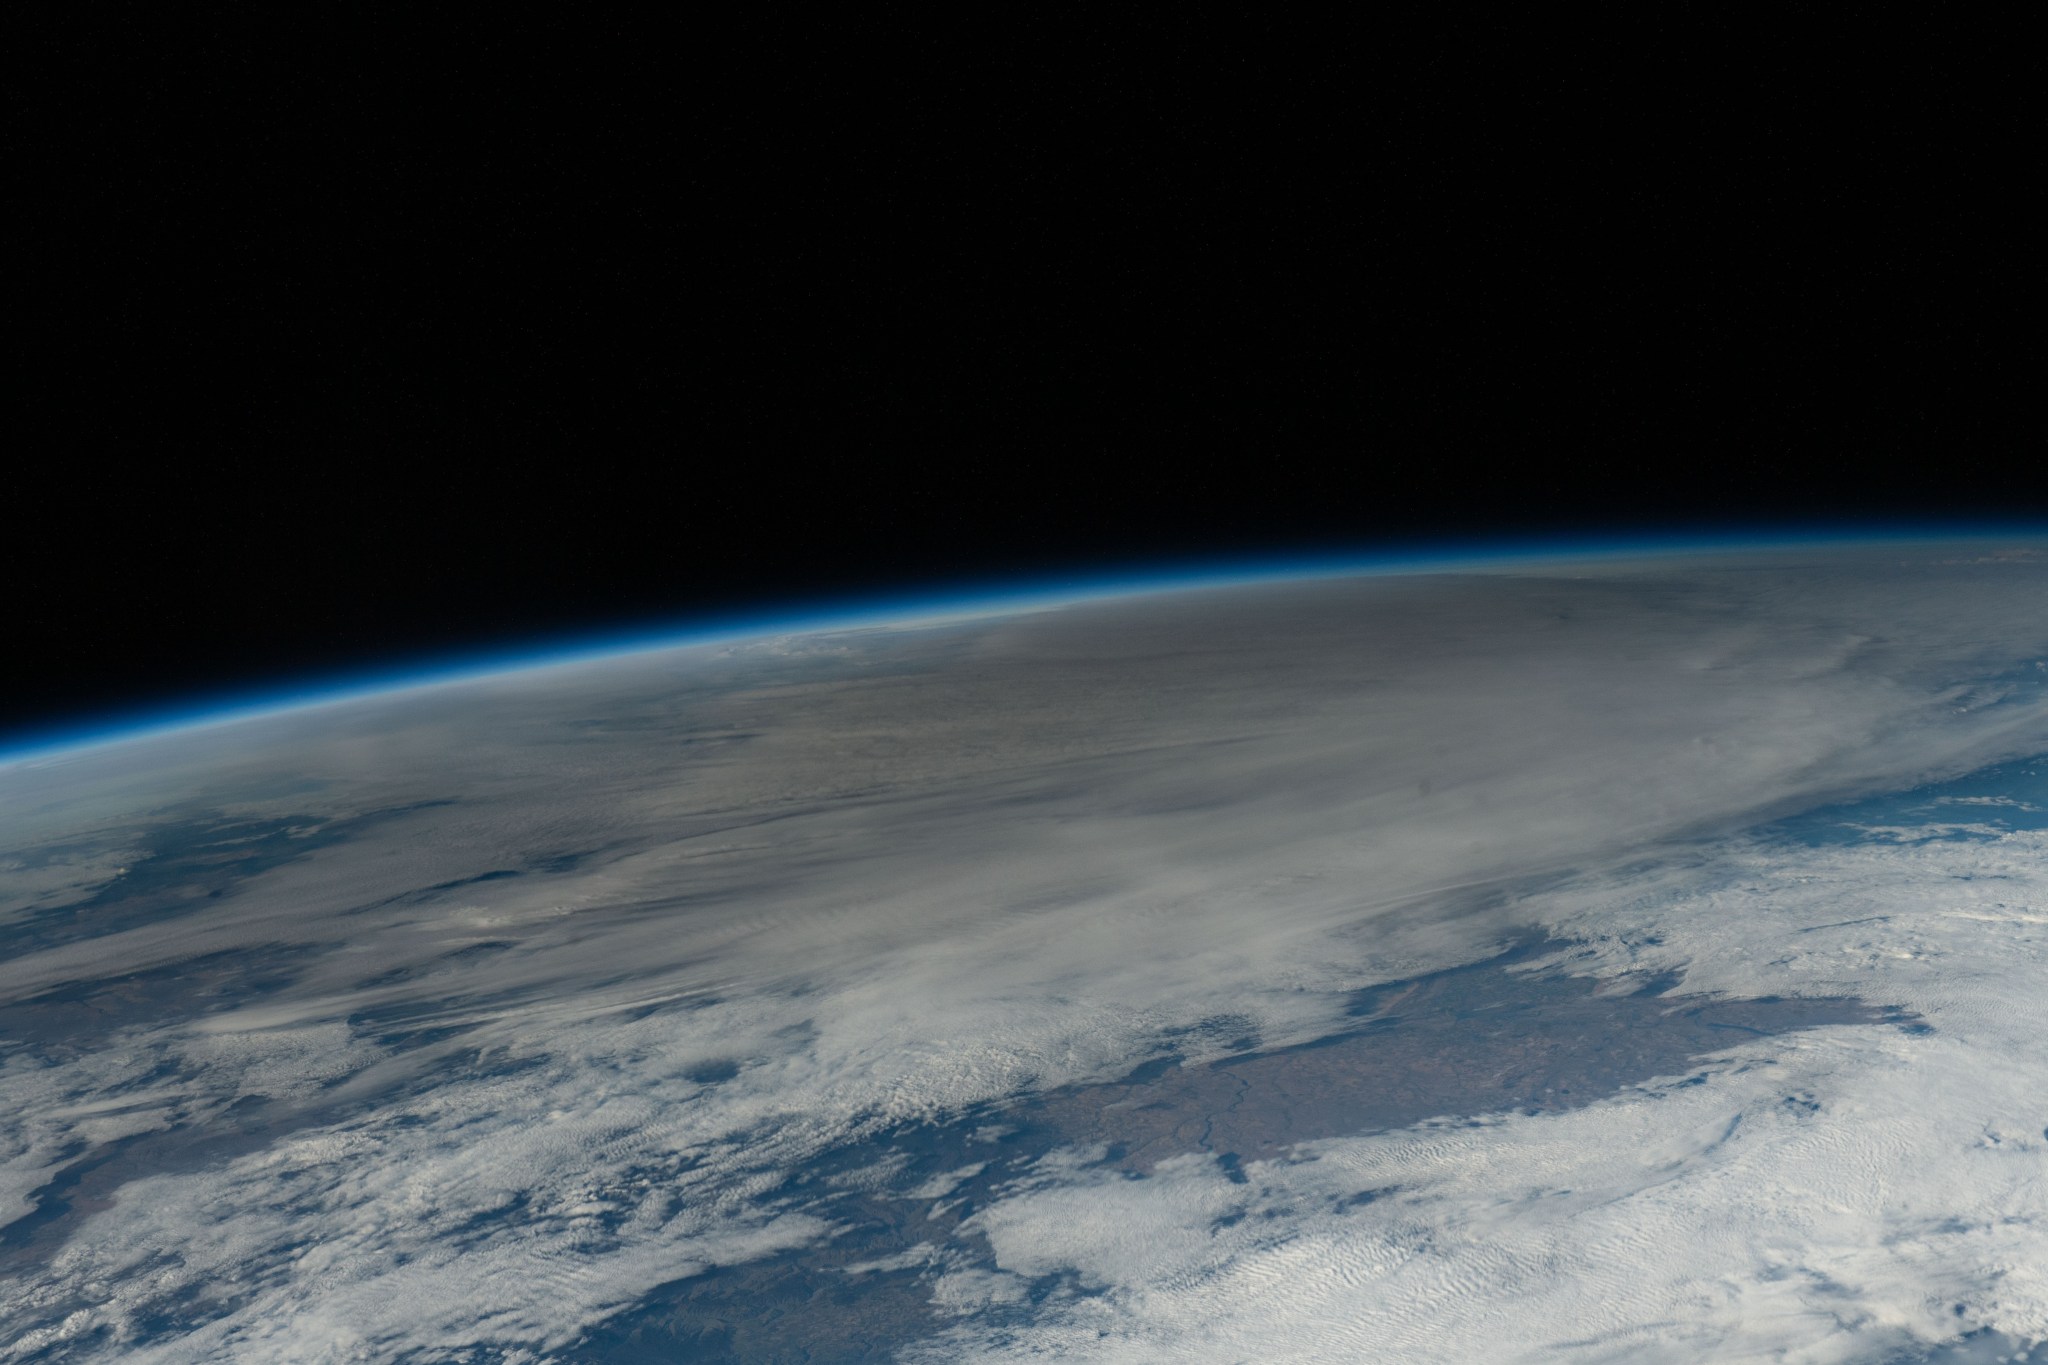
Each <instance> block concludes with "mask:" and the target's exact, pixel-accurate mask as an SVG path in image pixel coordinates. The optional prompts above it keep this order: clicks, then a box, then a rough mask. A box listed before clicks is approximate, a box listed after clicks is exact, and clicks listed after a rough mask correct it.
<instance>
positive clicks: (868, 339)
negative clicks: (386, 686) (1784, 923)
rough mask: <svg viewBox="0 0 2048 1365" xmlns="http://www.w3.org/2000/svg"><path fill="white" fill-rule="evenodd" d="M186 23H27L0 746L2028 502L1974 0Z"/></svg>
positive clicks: (2008, 508)
mask: <svg viewBox="0 0 2048 1365" xmlns="http://www.w3.org/2000/svg"><path fill="white" fill-rule="evenodd" d="M513 8H514V9H517V10H519V13H520V14H521V15H524V14H526V12H527V11H526V9H525V8H524V7H513ZM536 13H537V12H536ZM96 22H97V23H100V24H101V25H102V26H101V27H99V28H94V27H93V26H92V25H93V24H95V23H96ZM121 22H122V23H123V24H126V23H127V22H129V21H128V20H127V19H125V18H124V19H123V20H122V21H121ZM172 22H173V23H174V25H176V27H172V28H167V29H166V30H165V31H163V32H161V33H150V34H147V35H143V34H137V33H135V32H132V31H128V30H126V29H123V30H121V31H118V32H117V31H114V29H113V27H112V23H113V21H111V20H100V21H95V20H92V19H90V18H85V17H81V16H78V15H71V16H66V17H63V18H61V19H58V20H56V21H53V23H52V24H51V25H50V26H49V27H48V28H46V29H45V30H44V31H42V32H41V33H39V34H36V35H34V36H33V38H32V40H31V41H30V43H29V46H28V50H29V51H30V52H32V53H33V54H35V55H36V57H37V58H38V59H39V65H41V66H42V67H43V68H44V70H45V72H46V78H45V81H44V88H43V89H42V91H41V92H40V93H39V94H37V95H36V96H34V97H32V98H30V99H28V100H26V101H24V102H23V103H22V106H21V111H20V112H21V118H20V119H19V122H18V128H19V132H18V135H17V140H18V144H19V146H18V150H21V151H22V152H24V153H25V155H24V156H23V157H21V158H20V161H21V164H22V165H23V167H24V170H25V177H24V183H25V184H26V185H27V186H28V187H29V192H28V193H27V195H26V202H27V204H28V205H29V209H28V211H27V212H26V214H25V215H23V217H24V219H25V226H26V228H27V232H26V238H25V240H24V242H23V245H22V249H21V251H20V253H19V256H18V259H19V261H20V262H21V263H22V265H21V279H20V280H19V282H18V284H19V287H18V289H17V290H16V291H15V292H16V294H17V300H16V306H15V307H14V308H13V309H12V310H11V316H10V318H9V324H10V331H11V334H12V338H13V342H14V345H13V348H12V349H13V354H14V356H15V358H16V361H17V364H16V366H15V367H14V373H15V376H16V381H17V383H16V390H15V391H16V415H17V417H16V431H17V432H18V433H19V434H20V435H21V437H22V439H21V440H19V441H18V442H17V443H15V450H14V453H13V454H12V456H10V458H9V459H8V462H7V465H6V469H7V474H6V482H5V485H4V488H5V498H6V503H5V510H6V518H5V524H6V528H7V535H6V537H5V542H6V549H5V551H4V552H0V553H4V560H0V568H4V571H5V573H6V575H7V577H6V582H7V584H8V596H7V602H8V615H9V618H10V620H9V632H8V638H9V640H10V642H11V644H12V646H13V647H12V648H11V650H10V653H11V654H12V659H11V662H10V666H9V668H8V669H7V671H6V676H5V682H4V693H0V747H4V742H5V741H6V739H7V738H8V737H9V736H15V737H21V736H26V735H30V734H33V733H34V732H36V731H37V730H38V728H40V727H47V726H50V725H65V724H74V723H79V722H82V721H84V720H86V719H87V718H89V717H91V716H92V715H94V714H97V713H100V712H103V711H118V710H120V709H123V708H131V707H137V706H145V705H160V704H170V703H175V702H176V701H178V700H179V699H181V698H184V697H188V696H195V695H203V694H205V693H206V692H208V691H209V690H213V689H220V688H226V687H237V688H241V687H249V686H258V685H268V684H272V683H284V682H289V681H291V680H295V679H300V678H308V677H316V676H318V675H319V674H320V673H321V672H322V671H323V670H332V669H338V668H354V667H359V666H375V665H385V664H389V663H393V662H400V661H403V660H405V659H407V658H411V657H430V656H432V655H434V654H436V653H437V652H446V651H448V650H450V649H455V648H463V647H468V646H472V645H476V646H481V645H487V644H491V643H494V642H516V641H523V640H530V639H531V640H539V639H545V638H547V637H549V636H550V635H554V634H560V633H563V632H582V631H592V630H598V629H602V628H605V627H609V626H614V625H621V624H626V623H633V622H641V621H653V620H663V619H687V618H689V617H690V616H691V615H692V614H693V613H701V612H705V611H714V610H732V609H738V608H746V607H749V606H753V605H756V604H760V605H768V604H773V603H776V602H781V601H790V600H802V601H815V600H817V599H819V598H821V597H831V596H834V595H838V594H843V593H856V592H859V591H862V590H866V589H871V588H891V589H898V588H913V587H916V586H918V585H923V584H938V585H944V584H948V583H955V582H958V581H960V580H962V579H981V578H997V577H1001V576H1003V575H1005V574H1012V573H1020V572H1026V573H1028V572H1048V571H1080V570H1088V569H1091V568H1101V569H1103V570H1114V569H1115V568H1117V567H1119V566H1123V565H1131V564H1141V563H1154V562H1157V561H1160V560H1172V559H1180V558H1191V557H1203V556H1211V555H1217V554H1230V555H1247V556H1249V555H1256V554H1261V553H1266V552H1272V551H1291V550H1298V549H1302V548H1333V547H1338V546H1359V547H1364V548H1373V547H1380V546H1398V545H1402V544H1412V543H1420V542H1428V541H1431V540H1434V539H1440V538H1442V537H1445V536H1456V537H1460V538H1471V537H1483V536H1489V535H1495V534H1513V535H1518V536H1525V535H1533V534H1559V535H1565V534H1572V533H1577V532H1580V531H1585V530H1596V531H1617V530H1636V529H1646V530H1653V529H1665V528H1687V529H1698V530H1711V529H1713V528H1716V527H1722V526H1745V527H1756V526H1786V527H1805V526H1812V525H1816V524H1850V523H1856V522H1862V521H1883V522H1888V523H1896V522H1899V521H1904V520H1913V519H1924V518H1947V519H1972V518H1975V519H1982V518H1995V519H2000V520H2004V521H2013V520H2016V519H2022V518H2028V517H2035V516H2041V515H2044V514H2048V489H2044V488H2043V487H2042V481H2041V480H2039V479H2038V477H2037V476H2036V475H2035V473H2034V470H2033V464H2032V460H2033V458H2034V452H2035V450H2036V449H2037V448H2038V446H2039V439H2038V430H2037V425H2038V424H2037V423H2036V422H2035V421H2034V402H2033V395H2034V393H2035V392H2036V391H2037V386H2038V384H2039V376H2040V374H2041V372H2042V364H2041V362H2042V359H2043V357H2042V353H2041V346H2040V341H2039V323H2038V309H2037V307H2036V306H2035V305H2036V300H2037V299H2038V294H2039V291H2038V288H2037V284H2036V281H2037V276H2038V265H2037V264H2036V262H2035V261H2034V259H2033V256H2034V253H2035V247H2034V245H2033V243H2034V241H2035V239H2036V238H2037V237H2038V236H2039V231H2040V224H2039V220H2040V212H2039V209H2040V203H2039V191H2038V189H2037V188H2035V182H2037V181H2038V176H2037V175H2036V174H2034V172H2033V169H2032V166H2033V163H2034V162H2035V161H2036V160H2037V159H2038V158H2037V152H2036V150H2035V149H2032V148H2029V147H2027V146H2026V139H2025V128H2026V126H2027V123H2026V121H2024V120H2023V119H2022V117H2021V108H2022V105H2021V101H2022V97H2023V94H2024V92H2025V91H2026V89H2027V85H2026V83H2025V82H2023V81H2022V80H2020V79H2019V74H2018V73H2013V74H2011V75H2010V76H2008V75H2006V74H2005V73H2001V72H1999V71H1996V70H1994V69H1992V68H1993V67H1994V66H1995V65H1996V64H1997V53H1998V52H1999V51H2000V50H2001V48H2002V47H2009V46H2010V42H2011V40H2010V39H2006V40H2001V39H2000V38H1999V36H1998V35H1996V34H1990V35H1987V34H1984V33H1968V34H1964V33H1958V32H1952V31H1949V30H1947V29H1945V28H1943V27H1941V26H1940V25H1938V24H1935V23H1932V22H1930V23H1929V24H1928V25H1927V26H1926V27H1925V28H1924V29H1916V30H1910V31H1907V30H1901V31H1897V32H1892V33H1887V34H1884V35H1878V36H1874V35H1872V34H1871V33H1870V32H1868V31H1867V30H1868V26H1867V25H1866V26H1865V30H1864V31H1861V32H1859V34H1858V35H1856V36H1855V37H1854V38H1853V39H1851V38H1848V37H1845V36H1844V35H1842V34H1840V33H1830V34H1821V33H1816V34H1815V35H1814V36H1812V37H1806V36H1801V35H1798V34H1796V33H1793V32H1791V31H1789V30H1786V29H1783V28H1780V29H1774V30H1772V31H1770V32H1761V31H1750V30H1747V29H1744V28H1742V27H1740V26H1739V25H1738V24H1737V23H1736V22H1735V21H1733V20H1729V19H1723V18H1721V17H1718V16H1717V15H1714V14H1709V13H1705V12H1701V11H1694V10H1691V9H1687V8H1685V7H1683V6H1675V7H1668V8H1666V9H1661V10H1660V11H1659V13H1658V14H1657V15H1656V16H1654V17H1652V18H1647V19H1637V20H1631V21H1628V22H1627V23H1625V24H1622V25H1621V26H1619V27H1614V28H1610V29H1607V30H1605V31H1603V32H1602V33H1601V34H1600V35H1599V37H1598V38H1597V40H1591V39H1588V37H1587V36H1586V35H1584V34H1573V35H1565V34H1561V33H1556V32H1546V31H1539V30H1533V29H1531V30H1526V31H1510V30H1508V29H1505V28H1496V27H1490V26H1489V25H1488V24H1487V23H1483V22H1481V21H1479V20H1477V19H1475V18H1473V17H1472V16H1470V15H1466V16H1463V17H1451V18H1447V19H1445V20H1444V21H1443V22H1442V23H1441V24H1439V25H1436V26H1425V25H1424V24H1422V23H1420V22H1417V21H1414V20H1404V21H1402V23H1400V24H1393V23H1381V24H1379V25H1378V26H1377V27H1375V26H1373V23H1371V22H1368V23H1366V24H1362V25H1361V24H1358V23H1357V22H1356V21H1355V20H1351V21H1346V24H1347V25H1349V26H1346V27H1332V28H1323V29H1314V28H1309V27H1300V28H1288V27H1284V26H1282V25H1280V24H1277V23H1273V22H1270V21H1251V22H1254V24H1256V23H1259V22H1263V23H1265V26H1264V27H1257V26H1252V27H1247V26H1246V24H1247V22H1248V21H1247V20H1245V19H1244V18H1243V16H1238V17H1236V18H1233V19H1232V20H1231V21H1230V22H1231V25H1233V26H1230V27H1221V28H1214V29H1207V30H1197V29H1196V28H1194V27H1192V26H1189V25H1188V24H1187V23H1186V21H1185V20H1183V19H1175V20H1174V21H1173V22H1172V23H1170V24H1166V25H1164V26H1161V27H1155V28H1149V29H1146V30H1144V31H1143V32H1136V33H1131V32H1114V31H1111V30H1110V29H1108V28H1106V27H1103V26H1101V25H1100V24H1099V23H1098V21H1096V20H1092V19H1091V20H1083V19H1080V18H1078V17H1075V16H1073V15H1063V16H1060V17H1051V16H1047V17H1040V18H1027V19H1023V20H1018V21H1015V23H1014V25H1013V26H1011V27H1003V28H998V27H996V26H994V25H993V24H992V23H991V21H989V20H988V19H987V18H986V17H985V16H979V17H976V18H974V19H973V20H972V21H971V22H969V21H960V20H955V21H951V22H952V24H953V26H952V27H951V28H946V29H934V28H931V27H920V26H918V25H917V24H912V23H907V22H899V21H896V20H883V19H881V18H878V17H877V16H876V15H874V14H862V15H860V16H859V17H857V18H847V19H842V20H838V21H832V22H827V23H825V24H824V25H823V26H819V25H818V24H817V23H816V22H815V21H813V20H811V19H809V18H807V19H806V21H805V22H804V23H803V24H801V25H800V24H799V23H798V22H797V20H796V18H795V17H794V15H793V13H792V14H791V15H788V16H785V17H782V18H776V17H773V16H770V17H765V18H762V19H760V20H759V21H758V22H756V23H755V25H754V26H753V27H752V28H751V29H748V30H746V31H741V30H740V28H739V27H738V26H737V25H733V24H731V23H729V22H728V23H727V24H726V26H725V27H723V28H713V27H707V26H704V25H703V24H701V23H700V22H699V21H695V20H692V21H689V22H687V23H681V22H675V21H667V22H664V23H662V24H660V25H653V24H650V25H648V26H646V27H643V28H627V27H623V26H622V25H621V21H620V20H618V19H617V18H615V17H606V18H604V19H603V20H602V21H601V22H599V21H593V20H592V19H591V18H590V16H588V15H582V14H578V15H564V16H561V17H556V18H539V17H517V16H515V15H513V14H511V13H509V12H507V13H497V14H493V15H491V16H489V17H487V18H484V19H480V20H478V21H477V22H476V23H474V24H469V23H457V22H455V21H453V20H449V19H445V18H444V19H437V20H436V21H434V25H433V26H427V25H425V24H423V23H422V22H421V21H419V20H418V19H417V18H411V19H405V20H403V21H398V20H392V19H388V18H387V19H386V20H378V19H375V18H371V17H366V15H365V14H363V13H357V12H354V11H350V12H349V13H348V14H347V15H344V14H343V13H342V12H341V11H332V10H329V11H319V12H305V11H302V10H294V9H291V8H290V7H287V11H283V12H280V13H279V14H277V15H276V16H274V17H271V18H268V19H262V20H254V19H249V18H235V19H228V18H223V17H221V16H219V15H211V16H209V17H207V18H205V19H204V20H196V21H195V20H193V19H192V18H190V17H189V16H180V17H178V18H177V19H175V20H174V21H172ZM1987 53H1988V54H1989V55H1988V56H1987V55H1986V54H1987Z"/></svg>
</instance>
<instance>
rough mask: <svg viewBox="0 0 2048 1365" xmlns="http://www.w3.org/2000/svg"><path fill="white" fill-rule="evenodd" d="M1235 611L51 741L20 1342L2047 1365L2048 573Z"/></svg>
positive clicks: (32, 891) (1362, 570)
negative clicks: (2013, 1364) (2041, 985)
mask: <svg viewBox="0 0 2048 1365" xmlns="http://www.w3.org/2000/svg"><path fill="white" fill-rule="evenodd" d="M1206 573H1207V576H1206V577H1205V576H1203V574H1202V573H1197V572H1191V571H1189V570H1187V568H1186V566H1181V567H1180V568H1177V569H1174V570H1172V571H1170V572H1167V571H1162V572H1160V573H1155V574H1152V575H1150V576H1147V575H1142V574H1126V575H1123V576H1121V577H1115V578H1109V577H1100V578H1096V579H1094V580H1093V581H1091V582H1086V583H1077V582H1074V581H1072V580H1069V581H1066V582H1064V583H1061V582H1054V581H1050V580H1041V581H1039V582H1037V583H1030V582H1024V583H1017V584H1013V585H1010V586H1009V587H1008V588H1006V589H1005V590H1003V591H1000V592H998V591H993V590H982V589H977V590H976V591H975V592H973V593H964V592H963V593H955V594H952V595H944V594H926V595H924V596H922V597H911V596H907V595H906V596H904V597H899V598H894V599H889V600H887V601H877V600H870V601H868V602H864V603H858V604H851V603H850V604H842V605H840V606H837V607H832V608H829V609H819V610H817V611H813V612H808V613H806V612H801V611H796V612H792V613H790V614H789V615H788V616H786V617H785V618H784V619H781V620H777V621H773V622H761V621H756V622H755V623H754V624H753V625H747V624H745V623H740V622H737V621H726V622H720V623H710V624H707V625H706V626H703V627H701V628H700V629H699V630H698V632H697V633H696V634H694V635H691V634H689V633H687V632H684V633H682V634H680V635H679V634H678V633H676V632H674V631H669V632H664V633H662V634H661V635H660V636H659V637H657V636H655V635H654V634H652V633H642V634H640V635H637V636H635V637H634V638H631V639H622V638H616V637H615V638H613V639H610V640H607V641H595V642H593V641H585V642H568V643H566V644H564V645H562V646H560V647H558V648H556V649H554V650H553V651H552V652H550V651H547V650H542V651H537V652H533V653H530V654H528V655H524V656H521V657H519V658H514V657H511V656H510V655H507V654H502V653H501V654H500V655H497V656H493V657H491V658H489V659H482V658H479V657H477V656H472V657H470V658H468V659H466V660H460V661H446V662H443V663H441V664H434V665H426V666H422V667H419V668H416V669H414V670H411V671H410V672H408V673H404V674H401V673H399V672H397V671H392V672H389V673H387V674H384V675H380V676H379V677H377V678H366V677H361V676H359V677H356V678H354V679H337V680H336V681H335V682H334V683H333V685H331V686H329V687H326V688H324V689H323V688H312V689H308V690H302V691H300V692H298V693H296V694H294V695H293V696H290V697H286V696H283V695H280V694H272V695H269V696H268V697H262V698H259V697H250V696H245V697H242V698H217V699H215V700H214V701H212V702H207V703H192V704H190V705H189V706H188V707H186V708H185V709H183V710H182V711H180V712H179V713H177V714H172V713H168V712H166V713H159V714H157V715H154V716H150V717H142V718H135V717H131V718H129V720H127V721H109V722H107V724H106V726H104V727H102V728H101V729H100V730H98V731H96V732H92V733H88V729H89V727H73V728H72V729H71V730H69V731H67V732H65V733H64V734H61V735H46V736H44V737H43V738H42V739H39V740H31V739H20V740H17V741H14V742H13V747H11V748H7V749H4V750H0V1112H4V1113H6V1114H8V1115H10V1116H11V1117H10V1118H9V1119H8V1120H7V1121H6V1122H4V1123H0V1361H83V1360H101V1359H108V1360H111V1359H121V1360H141V1361H150V1360H158V1361H202V1360H251V1359H256V1360H268V1359H275V1360H290V1361H354V1360H403V1361H414V1360H418V1361H427V1360H450V1361H456V1360H459V1361H529V1362H537V1361H549V1360H561V1361H568V1360H635V1361H654V1360H699V1359H735V1360H778V1361H779V1360H809V1361H828V1360H888V1359H900V1360H906V1361H938V1360H991V1361H996V1360H1011V1359H1025V1358H1031V1359H1071V1360H1104V1361H1111V1360H1116V1361H1121V1360H1145V1361H1184V1360H1218V1361H1239V1360H1243V1361H1278V1360H1303V1361H1306V1360H1344V1361H1355V1360H1389V1361H1395V1360H1399V1361H1412V1360H1428V1359H1440V1360H1466V1359H1472V1358H1475V1357H1478V1356H1485V1357H1486V1358H1489V1359H1499V1360H1503V1361H1506V1360H1557V1359H1586V1360H1617V1361H1618V1360H1629V1361H1637V1360H1670V1361H1680V1360H1801V1361H1843V1362H1850V1361H1864V1360H1870V1361H1891V1360H1996V1359H2012V1360H2036V1359H2042V1360H2048V1347H2044V1346H2043V1343H2044V1342H2048V1047H2044V1046H2043V1045H2042V1044H2041V1042H2040V1039H2041V1038H2042V1037H2043V1036H2044V1033H2043V1028H2044V1026H2048V1003H2044V1002H2043V1001H2044V998H2048V997H2044V996H2043V993H2042V992H2040V991H2039V990H2038V985H2037V983H2038V982H2039V980H2040V979H2041V973H2042V971H2043V970H2044V969H2048V933H2044V932H2043V926H2048V861H2044V857H2043V854H2044V852H2048V847H2044V845H2048V813H2044V812H2048V762H2044V761H2043V758H2042V756H2043V755H2048V533H2044V532H2042V531H2040V530H2038V529H2036V530H2033V531H2015V532H2012V533H2006V532H2004V531H1989V530H1983V531H1977V532H1974V533H1972V534H1969V535H1955V534H1947V533H1943V534H1923V535H1914V536H1900V535H1895V534H1887V535H1856V536H1835V537H1824V538H1823V537H1814V536H1806V537H1799V538H1796V539H1791V538H1774V539H1769V540H1765V539H1761V538H1753V539H1750V540H1747V541H1745V542H1743V543H1740V544H1733V543H1730V542H1729V541H1728V540H1727V539H1726V538H1722V539H1721V540H1720V541H1716V542H1705V543H1703V542H1700V541H1696V540H1695V541H1684V540H1678V539H1674V538H1669V537H1666V538H1660V540H1659V541H1657V542H1655V543H1651V544H1645V543H1642V542H1640V541H1639V542H1637V543H1635V544H1632V545H1629V544H1620V543H1604V544H1598V545H1596V544H1593V543H1591V542H1584V541H1582V542H1580V543H1578V544H1576V545H1573V544H1552V545H1549V546H1545V547H1542V548H1541V552H1532V550H1531V548H1530V547H1527V546H1524V547H1519V548H1517V547H1502V548H1499V549H1498V551H1497V552H1496V553H1491V554H1487V553H1482V552H1479V551H1477V550H1475V549H1474V548H1473V547H1470V546H1462V547H1456V548H1455V549H1454V550H1453V549H1446V550H1445V551H1444V552H1442V553H1436V554H1423V553H1417V554H1410V555H1407V556H1405V557H1403V558H1401V559H1400V560H1398V561H1393V562H1388V561H1381V562H1379V563H1376V564H1362V563H1360V562H1359V561H1358V560H1357V559H1356V558H1355V557H1354V558H1352V559H1350V560H1347V561H1344V562H1332V561H1331V560H1328V559H1325V560H1319V561H1314V562H1309V561H1305V560H1300V559H1297V560H1294V561H1290V562H1280V561H1269V562H1268V563H1267V564H1266V565H1265V567H1264V568H1262V569H1259V568H1252V569H1248V568H1247V567H1246V566H1244V565H1235V566H1210V567H1209V569H1208V570H1207V571H1206ZM757 627H759V628H757Z"/></svg>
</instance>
